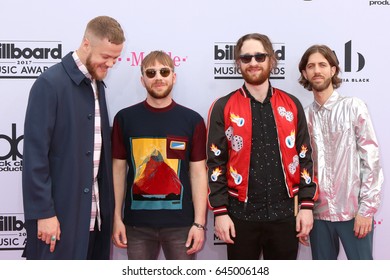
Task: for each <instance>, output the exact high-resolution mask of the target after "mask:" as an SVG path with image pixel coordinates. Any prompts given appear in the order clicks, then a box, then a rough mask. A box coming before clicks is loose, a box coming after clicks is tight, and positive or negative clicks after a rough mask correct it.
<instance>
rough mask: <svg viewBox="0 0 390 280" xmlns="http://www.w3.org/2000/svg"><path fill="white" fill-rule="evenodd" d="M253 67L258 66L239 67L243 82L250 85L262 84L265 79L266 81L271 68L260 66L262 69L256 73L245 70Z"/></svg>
mask: <svg viewBox="0 0 390 280" xmlns="http://www.w3.org/2000/svg"><path fill="white" fill-rule="evenodd" d="M253 68H258V67H250V68H247V69H245V70H242V69H241V74H242V77H243V78H244V80H245V82H247V83H248V84H250V85H256V86H258V85H261V84H263V83H264V82H265V81H267V79H268V78H269V76H270V74H271V69H269V68H263V67H261V68H260V69H261V70H262V71H261V72H260V73H256V74H255V75H253V74H251V73H248V72H247V71H248V70H250V69H253Z"/></svg>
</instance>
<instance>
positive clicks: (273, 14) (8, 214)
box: [0, 0, 390, 260]
mask: <svg viewBox="0 0 390 280" xmlns="http://www.w3.org/2000/svg"><path fill="white" fill-rule="evenodd" d="M0 2H1V5H0V6H1V8H0V19H1V25H0V259H9V260H15V259H16V260H17V259H23V258H22V256H21V255H22V251H23V248H24V246H25V241H26V232H25V229H24V214H23V203H22V191H21V189H22V186H21V173H22V169H23V123H24V115H25V110H26V105H27V99H28V94H29V90H30V87H31V86H32V84H33V82H34V81H35V79H36V78H37V77H38V76H39V75H40V74H41V73H42V72H44V71H45V70H46V69H48V68H49V67H51V66H52V65H54V64H55V63H58V62H59V61H60V60H61V58H62V57H63V56H65V55H66V54H67V53H68V52H70V51H73V50H75V49H77V48H78V46H79V45H80V43H81V39H82V36H83V32H84V29H85V26H86V24H87V22H88V21H89V20H90V19H92V18H93V17H95V16H98V15H109V16H112V17H114V18H116V19H117V20H118V21H119V22H120V23H121V25H122V27H123V28H124V30H125V33H126V39H127V40H126V43H125V48H124V50H123V52H122V55H121V57H120V59H119V61H118V62H117V64H116V65H115V67H114V68H113V69H112V70H111V72H110V73H109V75H108V77H107V78H106V80H105V82H106V84H107V90H106V95H107V102H108V107H109V114H110V121H111V122H112V119H113V117H114V115H115V114H116V112H118V111H119V110H120V109H122V108H124V107H127V106H130V105H132V104H134V103H136V102H139V101H141V100H143V99H144V98H145V96H146V93H145V90H144V88H143V87H142V86H141V83H140V63H141V61H142V58H143V57H144V56H145V55H146V54H148V53H149V52H150V51H152V50H164V51H165V52H167V53H168V54H169V55H170V56H171V57H172V58H173V60H174V62H175V66H176V72H177V83H176V85H175V87H174V91H173V97H174V99H175V100H176V102H178V103H180V104H182V105H184V106H187V107H190V108H192V109H194V110H196V111H198V112H199V113H200V114H201V115H202V116H203V117H204V119H205V120H206V116H207V112H208V109H209V107H210V105H211V103H212V102H213V101H214V100H215V99H216V98H218V97H220V96H222V95H225V94H227V93H229V92H231V91H233V90H234V89H236V88H238V87H240V86H241V85H242V84H243V80H242V79H240V74H239V73H238V72H237V70H236V68H235V67H234V62H233V50H234V45H235V42H236V41H237V39H238V38H239V37H241V36H242V35H244V34H246V33H252V32H259V33H264V34H266V35H268V36H269V37H270V39H271V41H272V42H273V44H274V49H275V51H276V53H277V58H278V66H277V68H276V69H275V70H274V71H273V73H272V75H271V83H272V84H273V85H274V86H275V87H279V88H281V89H283V90H285V91H287V92H290V93H292V94H294V95H295V96H297V97H298V98H299V99H300V101H301V102H302V104H303V105H304V106H307V105H308V104H310V103H311V102H312V101H313V96H312V93H311V92H308V91H306V90H305V89H304V88H303V87H302V86H300V85H299V84H298V81H297V80H298V78H299V71H298V63H299V60H300V58H301V56H302V54H303V52H304V51H305V50H306V49H307V48H308V47H309V46H311V45H313V44H327V45H329V46H330V47H331V48H332V49H333V50H334V51H335V53H336V55H337V57H338V59H339V62H340V67H341V70H342V79H343V83H342V86H341V88H340V89H339V90H338V91H339V93H340V94H342V95H351V96H357V97H359V98H361V99H363V100H364V101H365V102H366V103H367V105H368V108H369V110H370V113H371V116H372V120H373V123H374V126H375V129H376V133H377V137H378V140H379V144H380V148H381V156H382V166H383V170H384V175H385V183H384V185H383V195H382V205H381V208H380V210H379V212H378V213H377V214H376V216H375V233H374V258H375V259H382V260H388V259H390V242H389V234H390V190H388V189H387V187H386V184H387V178H390V170H389V166H390V163H389V156H388V155H389V154H390V148H389V146H388V144H389V143H390V132H389V131H390V130H389V128H388V120H389V115H388V113H389V109H388V106H389V104H390V92H389V85H388V81H389V75H388V73H387V72H386V71H385V69H386V67H388V65H389V62H390V52H389V51H388V50H389V49H390V37H389V34H388V32H387V31H388V27H389V26H390V17H389V15H390V3H389V1H369V0H342V1H340V0H311V1H310V0H273V1H261V0H253V1H249V0H241V1H230V0H227V1H208V0H197V1H181V0H177V1H175V0H165V1H160V0H150V1H146V2H145V1H141V0H133V1H125V0H122V1H121V0H111V1H103V0H93V1H91V0H84V1H75V0H68V1H66V2H53V1H50V0H35V1H29V0H24V1H5V0H1V1H0ZM43 50H45V51H43ZM386 155H387V156H386ZM70 207H71V205H70ZM207 228H208V231H207V240H206V243H205V246H204V248H203V250H202V251H201V252H200V253H199V254H198V259H203V260H207V259H211V260H218V259H220V260H223V259H226V246H225V245H224V244H223V243H222V242H221V241H220V240H218V238H216V237H215V236H214V230H213V217H212V215H211V213H208V224H207ZM112 258H113V259H126V252H125V251H124V250H119V249H117V248H113V251H112ZM161 258H163V256H161ZM340 258H341V259H345V255H344V254H343V252H342V253H341V256H340ZM299 259H311V254H310V248H308V247H300V252H299Z"/></svg>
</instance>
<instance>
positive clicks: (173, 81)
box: [172, 72, 176, 84]
mask: <svg viewBox="0 0 390 280" xmlns="http://www.w3.org/2000/svg"><path fill="white" fill-rule="evenodd" d="M175 83H176V72H173V75H172V84H175Z"/></svg>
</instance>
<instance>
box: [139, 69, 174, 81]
mask: <svg viewBox="0 0 390 280" xmlns="http://www.w3.org/2000/svg"><path fill="white" fill-rule="evenodd" d="M157 71H159V72H160V75H161V77H164V78H166V77H168V76H169V74H171V69H169V68H161V69H160V70H156V69H146V70H145V72H144V73H145V75H146V76H147V77H148V78H149V79H153V78H154V77H155V76H156V74H157Z"/></svg>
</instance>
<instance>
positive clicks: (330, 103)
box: [314, 91, 340, 112]
mask: <svg viewBox="0 0 390 280" xmlns="http://www.w3.org/2000/svg"><path fill="white" fill-rule="evenodd" d="M339 97H340V94H339V93H338V92H337V91H333V93H332V95H331V96H329V98H328V100H326V102H325V104H324V105H320V104H318V103H317V101H315V100H314V110H315V111H316V112H318V111H319V110H321V109H322V108H324V109H325V110H329V111H331V110H332V108H333V107H334V105H336V103H337V100H338V99H339Z"/></svg>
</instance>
